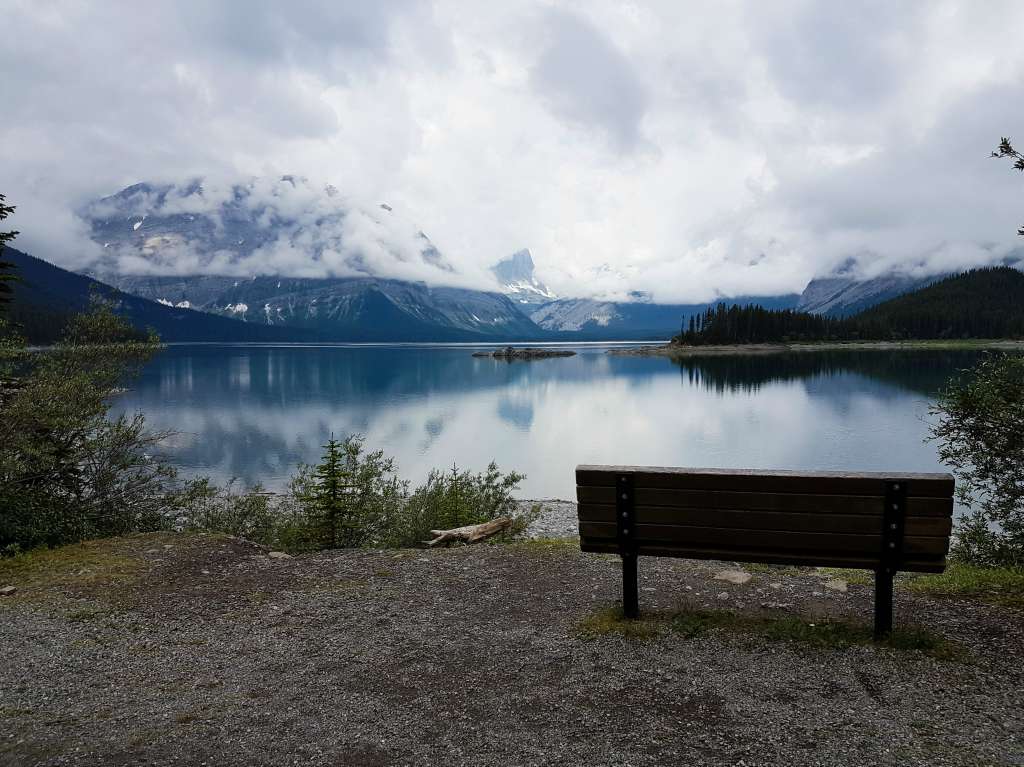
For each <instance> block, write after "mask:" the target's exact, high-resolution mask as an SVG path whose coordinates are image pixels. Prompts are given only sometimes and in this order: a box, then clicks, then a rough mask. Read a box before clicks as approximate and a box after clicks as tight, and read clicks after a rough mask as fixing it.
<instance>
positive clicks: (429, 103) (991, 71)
mask: <svg viewBox="0 0 1024 767" xmlns="http://www.w3.org/2000/svg"><path fill="white" fill-rule="evenodd" d="M0 23H2V25H3V29H4V35H3V37H4V43H3V46H0V71H2V72H3V73H4V75H3V86H2V90H0V95H2V103H3V120H2V121H0V191H2V192H4V193H6V194H7V195H8V197H9V199H10V201H11V202H13V203H15V204H17V205H18V206H19V207H18V212H17V214H16V218H15V223H16V225H17V227H18V228H19V229H20V230H21V231H22V235H21V237H20V238H19V240H18V244H19V245H20V246H21V247H22V248H24V249H26V250H28V251H30V252H32V253H34V254H36V255H39V256H41V257H44V258H48V259H50V260H53V261H55V262H57V263H60V264H63V265H68V266H75V267H78V266H81V265H82V264H84V263H86V262H88V261H89V259H91V258H93V257H95V250H94V248H95V247H96V246H95V245H92V244H90V243H89V241H88V238H87V237H86V236H85V232H84V229H83V227H82V225H81V223H80V222H78V221H76V218H75V216H74V211H75V210H76V209H78V208H79V207H80V206H82V205H83V204H84V203H86V202H87V201H89V200H92V199H94V198H96V197H99V196H102V195H107V194H111V193H113V192H116V191H117V190H119V189H121V188H122V187H124V186H127V185H129V184H131V183H134V182H137V181H141V180H155V181H165V180H166V181H182V180H185V179H187V178H189V177H194V176H203V177H206V178H210V179H220V180H224V181H228V182H230V180H232V179H239V180H242V179H248V178H251V177H253V176H263V177H275V176H279V175H281V174H283V173H292V174H299V175H302V176H305V177H308V178H309V179H311V180H315V183H317V184H323V183H331V184H333V185H335V186H336V187H338V189H339V190H341V192H342V194H343V195H344V196H346V198H351V199H358V200H365V201H367V203H368V204H370V203H372V204H376V203H379V202H387V203H388V204H389V205H391V206H392V207H394V209H395V211H396V212H397V213H400V214H401V215H402V216H404V217H405V219H407V220H409V221H412V222H415V224H416V226H418V227H419V228H422V229H423V230H424V231H425V232H426V233H427V234H428V235H429V236H430V238H431V240H432V241H433V242H434V243H435V244H436V245H437V246H438V248H439V249H440V250H441V251H442V252H443V253H444V254H445V256H446V257H447V259H448V260H449V261H450V262H451V263H453V264H454V265H456V266H457V267H458V268H459V269H460V270H462V271H463V272H465V273H466V274H479V275H483V274H485V270H484V267H485V266H487V265H489V264H491V263H493V262H494V261H497V260H498V259H500V258H502V257H503V256H506V255H508V254H510V253H511V252H513V251H515V250H518V249H519V248H523V247H528V248H530V250H531V251H532V253H533V255H534V260H535V261H536V262H537V265H538V271H539V273H540V276H541V277H542V278H543V279H545V280H546V281H547V282H549V283H550V284H551V285H552V286H553V287H554V288H555V289H556V290H557V291H559V292H560V293H562V294H569V295H573V294H575V295H580V294H587V295H600V296H608V297H618V296H622V295H625V294H626V293H627V292H628V291H631V290H642V291H647V292H649V293H651V294H652V295H653V296H654V297H655V298H656V299H658V300H663V301H672V300H703V299H707V298H710V297H713V296H714V295H715V294H716V292H717V293H721V294H726V295H728V294H741V293H744V294H773V293H783V292H790V291H799V290H800V289H802V288H803V287H804V285H805V284H806V282H807V280H808V279H810V278H811V277H813V276H815V275H818V274H825V273H828V272H829V271H830V270H832V269H834V268H835V267H836V266H837V265H840V264H843V263H845V262H847V261H848V259H851V258H852V259H855V260H856V262H857V264H858V267H857V268H858V269H859V270H860V271H861V272H862V273H863V274H865V275H868V276H870V275H873V274H876V273H879V272H881V271H884V270H886V269H890V268H893V267H899V268H903V269H909V270H917V271H940V270H946V269H952V268H956V267H961V266H967V265H972V264H979V263H989V262H992V261H995V260H997V259H1000V258H1002V257H1003V256H1005V255H1006V253H1007V252H1009V251H1010V250H1011V249H1012V248H1014V247H1018V246H1020V245H1021V244H1024V242H1022V241H1021V240H1020V238H1018V237H1017V236H1016V231H1017V228H1018V227H1019V226H1020V225H1021V224H1024V178H1022V177H1021V176H1020V174H1016V173H1014V171H1013V170H1012V168H1011V167H1010V165H1009V163H1006V162H1000V161H997V160H994V159H990V158H989V157H988V153H989V152H990V151H991V150H992V149H993V148H994V147H995V145H996V144H997V143H998V140H999V138H1000V136H1002V135H1010V136H1015V135H1019V136H1020V138H1021V140H1022V143H1024V106H1022V105H1024V45H1022V44H1021V41H1020V34H1019V32H1020V30H1021V29H1024V4H1022V3H1020V2H1015V1H1014V0H1010V1H1009V2H1006V3H1000V2H996V1H995V0H993V1H991V2H984V3H979V2H974V1H973V0H965V2H944V1H940V0H936V1H935V2H905V3H901V2H892V1H891V0H890V1H884V2H869V1H864V2H857V3H835V2H831V1H829V2H820V3H814V2H786V1H785V0H780V1H778V2H772V3H763V2H749V3H744V2H728V1H724V2H721V1H719V2H706V3H696V2H680V1H679V0H668V1H666V2H636V3H628V2H602V1H601V0H588V1H587V2H556V1H552V2H534V1H526V0H522V1H520V0H507V1H503V2H493V3H480V2H476V1H475V0H465V1H462V0H438V1H437V2H426V1H424V2H420V1H419V0H391V1H389V2H363V1H362V0H351V1H350V0H324V2H299V1H298V0H291V2H287V3H284V2H271V1H270V0H246V1H245V2H242V0H237V1H236V0H225V1H224V2H216V3H215V2H208V1H207V0H173V2H166V3H159V2H151V3H145V4H139V3H129V2H120V1H118V0H109V1H107V0H104V1H102V2H101V1H99V0H97V1H96V2H92V3H89V2H48V1H47V0H24V2H23V1H22V0H0ZM481 279H483V278H482V277H481Z"/></svg>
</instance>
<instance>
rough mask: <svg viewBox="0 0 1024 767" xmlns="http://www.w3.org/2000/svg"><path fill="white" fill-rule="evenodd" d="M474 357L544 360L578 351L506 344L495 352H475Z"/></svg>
mask: <svg viewBox="0 0 1024 767" xmlns="http://www.w3.org/2000/svg"><path fill="white" fill-rule="evenodd" d="M473 356H474V357H491V358H493V359H496V360H508V361H510V362H511V361H512V360H543V359H547V358H548V357H574V356H576V352H574V351H570V350H568V349H538V348H534V347H531V348H524V349H516V348H515V347H512V346H506V347H505V348H504V349H497V350H495V351H493V352H473Z"/></svg>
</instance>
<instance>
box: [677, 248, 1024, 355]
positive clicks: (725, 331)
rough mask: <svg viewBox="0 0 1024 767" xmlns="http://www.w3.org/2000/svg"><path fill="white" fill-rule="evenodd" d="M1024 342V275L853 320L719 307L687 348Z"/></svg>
mask: <svg viewBox="0 0 1024 767" xmlns="http://www.w3.org/2000/svg"><path fill="white" fill-rule="evenodd" d="M1021 337H1024V273H1021V272H1020V271H1018V270H1017V269H1013V268H1010V267H993V268H988V269H974V270H971V271H968V272H964V273H963V274H959V275H956V276H954V277H947V278H946V279H944V280H941V281H939V282H936V283H934V284H932V285H929V286H927V287H925V288H922V289H921V290H917V291H915V292H913V293H907V294H906V295H903V296H900V297H898V298H894V299H892V300H890V301H886V302H885V303H882V304H878V305H877V306H873V307H871V308H869V309H865V310H864V311H862V312H860V313H859V314H855V315H853V316H852V317H847V318H833V317H828V316H823V315H818V314H810V313H807V312H799V311H794V310H789V309H787V310H783V311H779V310H773V309H765V308H763V307H761V306H737V305H733V306H726V305H725V304H719V305H718V306H716V307H714V308H713V309H708V310H707V311H706V312H704V313H703V314H701V315H698V316H696V317H692V318H691V319H690V322H689V327H688V329H687V330H686V332H684V333H682V334H681V335H679V336H677V337H676V338H675V339H674V341H675V342H676V343H682V344H689V345H696V346H701V345H708V344H756V343H784V342H791V341H856V340H872V341H877V340H902V339H955V338H1021Z"/></svg>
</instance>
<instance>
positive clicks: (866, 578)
mask: <svg viewBox="0 0 1024 767" xmlns="http://www.w3.org/2000/svg"><path fill="white" fill-rule="evenodd" d="M818 572H819V574H820V575H822V576H823V577H827V578H829V579H835V580H842V581H846V582H847V583H849V584H851V585H852V584H856V585H858V586H872V585H874V583H875V574H874V573H873V572H871V571H870V570H853V569H846V568H843V567H819V568H818Z"/></svg>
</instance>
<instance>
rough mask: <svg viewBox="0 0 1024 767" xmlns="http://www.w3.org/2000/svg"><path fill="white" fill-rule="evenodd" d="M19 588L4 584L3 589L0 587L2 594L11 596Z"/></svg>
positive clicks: (0, 594) (0, 593)
mask: <svg viewBox="0 0 1024 767" xmlns="http://www.w3.org/2000/svg"><path fill="white" fill-rule="evenodd" d="M17 590H18V589H17V587H16V586H4V587H3V588H2V589H0V596H5V597H6V596H10V595H11V594H13V593H14V592H15V591H17Z"/></svg>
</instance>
